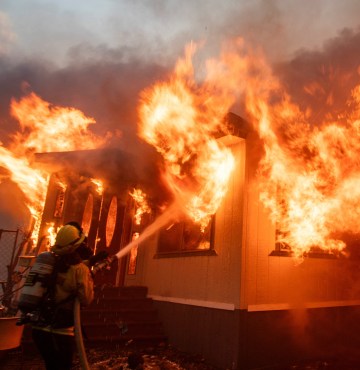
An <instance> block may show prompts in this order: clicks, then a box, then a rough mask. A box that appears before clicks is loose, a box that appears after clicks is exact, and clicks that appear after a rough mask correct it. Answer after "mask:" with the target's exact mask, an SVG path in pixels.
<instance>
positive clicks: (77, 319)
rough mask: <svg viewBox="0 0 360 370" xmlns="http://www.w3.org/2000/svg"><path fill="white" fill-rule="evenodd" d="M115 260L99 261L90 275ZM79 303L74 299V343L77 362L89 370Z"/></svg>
mask: <svg viewBox="0 0 360 370" xmlns="http://www.w3.org/2000/svg"><path fill="white" fill-rule="evenodd" d="M115 259H116V257H115V256H111V257H107V258H105V259H104V260H103V261H100V262H98V263H96V264H95V265H94V266H93V267H92V268H91V273H92V275H94V274H95V273H96V272H98V271H100V270H102V269H104V268H109V266H110V265H111V263H112V262H113V261H114V260H115ZM80 308H81V305H80V301H79V298H76V299H75V304H74V334H75V343H76V348H77V352H78V355H79V362H80V367H81V369H82V370H89V369H90V366H89V363H88V360H87V356H86V351H85V346H84V340H83V335H82V328H81V315H80Z"/></svg>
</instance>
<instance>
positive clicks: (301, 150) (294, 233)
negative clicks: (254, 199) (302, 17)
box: [214, 40, 360, 257]
mask: <svg viewBox="0 0 360 370" xmlns="http://www.w3.org/2000/svg"><path fill="white" fill-rule="evenodd" d="M229 46H230V47H228V49H227V50H226V52H225V53H224V54H223V55H222V59H221V61H220V62H218V63H214V65H218V66H221V65H222V66H223V65H226V68H225V71H227V72H230V74H231V78H228V77H229V76H228V75H227V72H226V73H225V74H223V75H222V76H221V78H222V80H223V81H224V80H226V79H228V80H231V84H232V85H235V86H236V89H235V90H234V94H237V95H239V94H243V95H244V98H245V106H246V110H247V112H248V114H249V115H250V118H251V119H252V122H253V123H254V127H255V129H256V130H257V131H258V133H259V136H260V138H261V139H262V142H263V146H264V156H263V158H262V160H261V162H260V167H259V175H260V177H259V180H260V184H259V189H260V198H261V200H262V201H263V203H264V204H265V206H266V207H268V209H269V210H270V213H271V216H272V218H273V220H274V222H276V223H277V228H278V240H277V241H278V242H280V243H285V244H286V245H288V246H289V247H290V248H291V249H292V251H293V252H294V255H295V256H297V257H300V256H303V255H304V253H307V252H309V251H311V249H312V248H314V247H316V248H320V249H322V250H324V251H327V252H329V253H339V252H341V251H342V250H343V249H344V248H345V246H346V244H345V242H344V240H343V239H342V238H343V237H342V236H341V235H343V234H344V233H352V234H359V233H360V226H359V222H358V219H359V214H360V212H359V208H358V203H359V201H360V191H359V189H360V162H359V159H358V153H359V150H360V124H359V122H360V120H359V118H360V117H359V116H360V86H356V87H355V88H354V89H353V90H352V91H350V92H347V93H348V101H347V103H346V105H345V106H344V107H343V110H342V112H340V113H339V107H338V106H337V107H336V109H337V110H335V108H334V111H333V112H332V111H331V104H332V103H331V97H330V95H331V96H332V94H331V93H330V95H329V97H328V99H327V100H326V101H327V103H328V104H329V107H328V109H329V112H328V114H327V115H326V117H327V118H326V119H325V120H324V122H318V124H317V125H314V124H312V123H311V121H310V119H309V118H310V116H311V114H312V111H311V109H310V108H309V107H304V108H303V109H301V108H300V107H299V106H297V105H296V104H295V103H294V102H293V101H292V99H291V97H290V96H289V95H288V93H287V92H286V91H285V88H284V87H283V86H282V85H281V83H280V81H279V80H278V79H277V78H276V77H275V76H274V75H273V73H272V71H271V69H270V67H269V65H268V64H267V63H266V61H265V59H264V58H263V56H262V55H261V54H260V53H257V54H256V53H253V52H250V51H249V50H245V48H244V44H243V42H242V41H241V40H240V42H237V43H235V44H232V45H229ZM239 46H240V48H239ZM244 51H245V53H244ZM217 70H220V68H218V69H217ZM355 74H356V71H355ZM312 86H313V87H314V86H317V89H319V88H320V87H319V86H318V85H316V84H313V85H312ZM236 90H237V91H236ZM310 90H311V91H313V88H312V89H310V87H309V86H308V90H305V91H310ZM324 91H325V89H324ZM315 114H316V112H315ZM315 114H314V116H315Z"/></svg>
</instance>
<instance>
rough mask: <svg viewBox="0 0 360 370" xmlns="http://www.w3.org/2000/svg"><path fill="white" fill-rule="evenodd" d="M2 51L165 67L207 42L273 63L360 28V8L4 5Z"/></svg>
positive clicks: (145, 0) (326, 1) (271, 0)
mask: <svg viewBox="0 0 360 370" xmlns="http://www.w3.org/2000/svg"><path fill="white" fill-rule="evenodd" d="M0 11H1V13H0V41H1V45H2V46H1V51H2V53H6V54H7V55H8V56H11V57H12V58H17V59H24V58H37V59H39V58H40V59H45V60H50V61H53V62H54V63H56V64H58V65H60V66H64V65H66V64H67V63H69V62H71V61H73V58H75V57H79V54H81V55H82V56H83V57H86V58H99V59H100V58H101V54H102V52H103V51H104V50H108V49H111V50H117V51H121V53H117V56H118V57H119V55H121V57H122V58H124V59H125V60H126V58H128V57H130V56H134V55H136V56H139V57H141V58H144V59H150V60H151V59H153V60H157V61H160V62H163V63H167V61H169V60H172V59H173V58H177V56H178V55H177V54H179V53H181V52H182V50H183V48H184V45H185V44H186V43H187V42H189V41H191V40H194V41H198V40H206V44H207V47H208V48H209V50H213V49H214V48H216V47H218V45H219V42H221V41H222V40H224V39H226V38H229V37H231V36H244V37H245V38H246V39H248V40H251V41H252V42H256V43H257V44H259V45H260V46H261V47H263V48H264V49H265V50H266V51H267V52H268V54H269V55H270V56H271V57H276V58H287V57H289V56H290V55H292V53H293V52H294V51H296V50H298V49H301V48H318V47H321V46H322V43H323V41H324V40H326V39H328V38H332V37H334V36H336V35H337V34H338V32H339V31H340V30H342V29H343V28H345V27H347V28H357V27H358V25H359V21H358V14H360V2H359V1H358V0H342V1H338V0H315V1H313V0H225V1H222V2H220V1H215V0H195V1H194V0H192V1H190V0H183V1H178V0H117V1H116V0H86V1H85V0H82V1H81V0H78V1H73V0H62V1H54V0H16V1H14V0H1V2H0Z"/></svg>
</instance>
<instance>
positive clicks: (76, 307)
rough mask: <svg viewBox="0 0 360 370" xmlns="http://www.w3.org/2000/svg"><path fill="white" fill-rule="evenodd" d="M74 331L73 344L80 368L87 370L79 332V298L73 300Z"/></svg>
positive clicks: (86, 361)
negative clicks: (74, 343) (74, 344)
mask: <svg viewBox="0 0 360 370" xmlns="http://www.w3.org/2000/svg"><path fill="white" fill-rule="evenodd" d="M74 331H75V342H76V348H77V351H78V355H79V361H80V366H81V369H82V370H89V369H90V367H89V363H88V360H87V356H86V352H85V347H84V341H83V335H82V330H81V319H80V301H79V298H76V299H75V305H74Z"/></svg>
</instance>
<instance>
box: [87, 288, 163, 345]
mask: <svg viewBox="0 0 360 370" xmlns="http://www.w3.org/2000/svg"><path fill="white" fill-rule="evenodd" d="M147 294H148V289H147V287H144V286H127V287H110V286H103V287H97V288H96V289H95V299H94V301H93V302H92V303H91V304H90V305H89V306H87V307H85V308H83V310H82V312H81V322H82V326H83V328H84V337H86V339H87V342H88V343H89V344H96V343H99V344H101V343H102V344H105V343H107V344H109V343H115V344H117V345H121V344H124V345H127V344H128V342H134V343H136V344H137V345H139V344H151V345H153V344H160V343H162V342H166V341H167V337H166V335H165V334H164V331H163V326H162V323H161V322H160V321H159V319H158V313H157V310H156V309H155V308H154V306H153V300H152V299H151V298H148V297H147Z"/></svg>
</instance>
